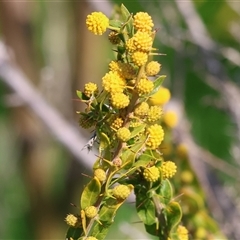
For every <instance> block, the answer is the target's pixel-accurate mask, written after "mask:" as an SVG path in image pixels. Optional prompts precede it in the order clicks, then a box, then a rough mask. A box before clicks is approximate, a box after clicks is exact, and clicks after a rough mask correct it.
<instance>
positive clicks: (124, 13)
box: [121, 4, 131, 22]
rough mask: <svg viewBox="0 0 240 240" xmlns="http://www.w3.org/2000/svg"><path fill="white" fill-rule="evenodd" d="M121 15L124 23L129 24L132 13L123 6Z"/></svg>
mask: <svg viewBox="0 0 240 240" xmlns="http://www.w3.org/2000/svg"><path fill="white" fill-rule="evenodd" d="M121 14H122V20H123V22H127V21H128V19H129V16H131V14H130V12H129V11H128V9H127V8H126V7H125V6H124V5H123V4H121Z"/></svg>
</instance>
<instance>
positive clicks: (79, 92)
mask: <svg viewBox="0 0 240 240" xmlns="http://www.w3.org/2000/svg"><path fill="white" fill-rule="evenodd" d="M76 93H77V96H78V98H80V99H81V100H82V99H83V93H82V92H81V91H79V90H77V91H76Z"/></svg>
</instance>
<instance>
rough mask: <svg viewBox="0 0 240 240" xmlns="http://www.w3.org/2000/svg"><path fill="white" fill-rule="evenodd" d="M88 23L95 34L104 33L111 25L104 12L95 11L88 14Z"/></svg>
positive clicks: (89, 28) (88, 26)
mask: <svg viewBox="0 0 240 240" xmlns="http://www.w3.org/2000/svg"><path fill="white" fill-rule="evenodd" d="M86 25H87V28H88V30H89V31H91V32H92V33H94V34H95V35H102V34H103V33H104V32H106V30H107V27H108V26H109V19H108V18H107V16H106V15H104V14H103V13H102V12H93V13H91V14H89V15H88V16H87V19H86Z"/></svg>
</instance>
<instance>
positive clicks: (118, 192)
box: [112, 184, 133, 200]
mask: <svg viewBox="0 0 240 240" xmlns="http://www.w3.org/2000/svg"><path fill="white" fill-rule="evenodd" d="M132 190H133V185H131V184H129V185H123V184H121V185H117V186H115V187H114V188H113V191H112V193H113V196H114V197H115V198H117V199H122V200H124V199H126V198H127V197H128V196H129V195H130V193H131V191H132Z"/></svg>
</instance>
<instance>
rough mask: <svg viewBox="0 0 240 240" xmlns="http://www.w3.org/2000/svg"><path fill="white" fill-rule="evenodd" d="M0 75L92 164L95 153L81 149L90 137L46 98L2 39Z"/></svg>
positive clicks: (73, 150) (67, 144) (70, 147)
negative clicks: (16, 62) (83, 135)
mask: <svg viewBox="0 0 240 240" xmlns="http://www.w3.org/2000/svg"><path fill="white" fill-rule="evenodd" d="M0 77H1V80H2V81H3V82H5V84H6V85H7V86H9V87H10V88H11V89H12V90H13V91H14V93H16V94H17V95H18V97H19V98H20V99H21V100H22V101H23V102H24V104H25V105H26V106H27V107H29V108H30V109H31V110H32V111H33V112H34V113H35V115H37V116H38V117H39V118H40V119H41V120H42V122H43V123H44V125H45V126H46V127H47V128H48V129H49V131H50V132H51V133H52V134H53V135H54V136H55V137H56V138H57V140H58V141H59V142H61V143H62V144H63V145H64V146H65V147H66V148H67V149H68V150H69V152H71V153H72V154H73V155H74V156H75V157H76V159H77V160H79V161H81V162H84V164H85V165H86V166H88V167H89V168H91V167H92V164H93V162H94V158H95V157H94V155H93V153H91V154H88V153H87V151H81V149H82V148H83V146H84V145H85V144H86V140H85V139H84V138H83V137H82V136H81V134H80V132H79V128H78V126H74V125H73V124H72V123H69V122H67V121H66V120H65V119H64V118H63V117H62V116H61V115H60V114H59V112H57V110H55V109H54V108H53V107H51V106H50V105H49V104H48V103H47V102H46V101H45V100H44V99H43V98H42V96H41V95H40V93H39V92H38V91H37V89H36V88H35V87H34V86H33V85H32V84H31V82H30V80H29V79H27V77H26V76H25V75H24V74H23V72H22V71H21V70H20V69H19V68H18V67H17V66H16V65H14V64H13V63H11V61H10V58H9V54H8V52H7V48H6V46H5V45H4V44H3V43H2V42H0Z"/></svg>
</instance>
